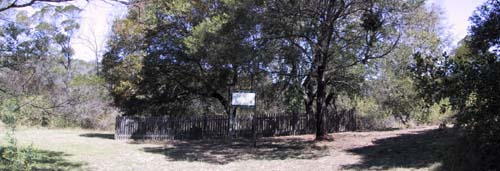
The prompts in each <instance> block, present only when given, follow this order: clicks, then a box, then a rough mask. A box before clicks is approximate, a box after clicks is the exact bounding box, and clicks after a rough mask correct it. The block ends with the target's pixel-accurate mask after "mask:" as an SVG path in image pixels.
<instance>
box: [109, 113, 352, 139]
mask: <svg viewBox="0 0 500 171" xmlns="http://www.w3.org/2000/svg"><path fill="white" fill-rule="evenodd" d="M357 123H358V119H357V117H356V116H355V112H354V111H353V110H346V111H340V112H336V113H331V114H328V115H326V123H325V124H326V128H327V131H328V132H339V131H351V130H356V128H357V125H358V124H357ZM228 130H229V129H228V117H227V116H219V115H211V116H196V117H169V116H163V117H138V116H118V117H117V118H116V130H115V139H153V140H165V139H202V138H222V137H225V136H228ZM233 130H234V132H233V135H234V136H236V137H246V138H248V137H251V136H252V135H253V134H254V133H255V134H256V135H258V136H264V137H269V136H284V135H301V134H311V133H314V131H315V117H314V116H307V115H303V114H302V115H292V114H271V115H269V114H257V115H255V116H253V117H252V116H239V117H236V118H235V124H234V129H233Z"/></svg>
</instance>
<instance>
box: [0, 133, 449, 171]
mask: <svg viewBox="0 0 500 171" xmlns="http://www.w3.org/2000/svg"><path fill="white" fill-rule="evenodd" d="M0 134H2V132H0ZM0 136H1V137H3V136H4V135H0ZM333 136H334V137H335V141H333V142H314V141H312V140H313V138H314V137H313V136H312V135H305V136H290V137H276V138H264V139H260V141H259V143H258V147H257V148H253V147H252V146H251V145H250V144H251V143H250V142H247V141H243V140H238V141H235V142H232V143H229V142H224V141H166V142H156V143H152V142H147V143H144V142H142V143H137V142H132V141H118V140H114V139H113V133H112V132H99V131H92V130H80V129H33V128H32V129H21V130H18V131H17V132H16V137H17V138H18V142H19V144H20V145H22V146H28V145H30V144H32V145H33V147H35V148H36V149H38V150H37V153H38V154H40V156H42V157H41V158H40V159H39V160H38V162H37V165H36V168H39V169H42V170H120V171H121V170H140V171H147V170H311V169H313V168H314V170H343V169H347V170H370V169H371V170H433V169H436V168H439V167H440V165H441V157H442V154H443V153H442V152H443V149H445V148H444V147H446V144H439V143H446V141H441V139H443V138H441V137H442V136H440V135H439V132H436V131H435V130H434V129H419V130H395V131H379V132H347V133H336V134H334V135H333ZM444 140H446V139H444ZM2 141H3V139H2ZM436 142H437V143H436ZM2 143H4V142H2ZM0 144H1V143H0ZM412 155H415V156H412ZM408 156H411V158H408ZM426 156H427V157H426ZM429 156H431V157H430V158H429ZM405 157H406V158H405Z"/></svg>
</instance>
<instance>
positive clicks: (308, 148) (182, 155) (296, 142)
mask: <svg viewBox="0 0 500 171" xmlns="http://www.w3.org/2000/svg"><path fill="white" fill-rule="evenodd" d="M252 144H253V143H252V142H251V141H248V140H236V141H234V142H231V143H229V142H224V141H221V140H210V141H208V140H197V141H172V142H168V143H167V144H165V145H164V146H163V147H154V148H152V147H146V148H144V149H143V150H144V151H145V152H150V153H158V154H163V155H165V156H166V157H167V159H169V160H172V161H197V162H207V163H213V164H228V163H230V162H233V161H237V160H284V159H289V158H291V159H316V158H319V157H323V156H326V155H328V149H327V147H325V146H317V145H316V144H315V143H314V141H312V140H304V139H290V138H288V139H285V138H283V139H272V138H267V139H261V140H260V141H259V142H258V145H257V147H255V148H254V147H253V146H252Z"/></svg>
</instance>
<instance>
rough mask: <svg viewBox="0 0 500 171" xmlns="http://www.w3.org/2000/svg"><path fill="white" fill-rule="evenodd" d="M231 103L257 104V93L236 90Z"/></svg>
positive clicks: (238, 104) (239, 104) (237, 104)
mask: <svg viewBox="0 0 500 171" xmlns="http://www.w3.org/2000/svg"><path fill="white" fill-rule="evenodd" d="M231 105H233V106H255V93H243V92H235V93H233V94H232V98H231Z"/></svg>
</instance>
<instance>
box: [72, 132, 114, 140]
mask: <svg viewBox="0 0 500 171" xmlns="http://www.w3.org/2000/svg"><path fill="white" fill-rule="evenodd" d="M80 137H89V138H103V139H110V140H113V139H115V135H114V134H104V133H86V134H80Z"/></svg>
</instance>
